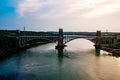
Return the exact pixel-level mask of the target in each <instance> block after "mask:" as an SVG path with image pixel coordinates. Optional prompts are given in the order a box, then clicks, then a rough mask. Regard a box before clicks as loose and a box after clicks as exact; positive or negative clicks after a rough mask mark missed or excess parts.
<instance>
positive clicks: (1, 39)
mask: <svg viewBox="0 0 120 80" xmlns="http://www.w3.org/2000/svg"><path fill="white" fill-rule="evenodd" d="M20 35H22V36H24V35H26V36H30V35H32V36H40V35H46V36H50V35H56V34H54V33H52V32H33V31H21V34H20ZM8 36H16V30H0V51H2V50H7V49H11V48H17V47H19V46H18V41H17V39H16V38H15V37H14V38H10V37H8ZM38 41H41V42H46V43H47V42H48V41H45V40H33V41H29V42H28V43H34V42H38ZM28 43H27V44H28Z"/></svg>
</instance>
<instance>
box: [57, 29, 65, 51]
mask: <svg viewBox="0 0 120 80" xmlns="http://www.w3.org/2000/svg"><path fill="white" fill-rule="evenodd" d="M63 38H64V37H63V29H59V36H58V44H57V46H56V49H58V50H62V49H64V47H65V44H63Z"/></svg>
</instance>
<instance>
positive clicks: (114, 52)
mask: <svg viewBox="0 0 120 80" xmlns="http://www.w3.org/2000/svg"><path fill="white" fill-rule="evenodd" d="M101 49H102V50H105V51H107V52H110V53H112V55H113V56H116V57H120V49H113V48H107V47H105V46H102V47H101Z"/></svg>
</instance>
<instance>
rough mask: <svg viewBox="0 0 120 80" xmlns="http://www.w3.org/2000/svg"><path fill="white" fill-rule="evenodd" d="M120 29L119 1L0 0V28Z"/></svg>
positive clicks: (42, 29) (38, 29)
mask: <svg viewBox="0 0 120 80" xmlns="http://www.w3.org/2000/svg"><path fill="white" fill-rule="evenodd" d="M24 26H25V28H26V30H31V31H33V30H34V31H57V30H58V28H63V29H64V31H96V30H101V31H106V30H108V31H117V32H119V31H120V0H0V29H4V30H5V29H15V30H16V29H20V30H23V28H24Z"/></svg>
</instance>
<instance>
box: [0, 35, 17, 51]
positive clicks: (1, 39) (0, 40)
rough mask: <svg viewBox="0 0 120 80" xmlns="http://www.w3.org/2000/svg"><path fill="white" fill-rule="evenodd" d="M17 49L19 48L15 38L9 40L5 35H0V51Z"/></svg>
mask: <svg viewBox="0 0 120 80" xmlns="http://www.w3.org/2000/svg"><path fill="white" fill-rule="evenodd" d="M15 47H18V43H17V40H16V39H15V38H9V37H7V36H5V35H4V34H3V33H0V50H6V49H9V48H15Z"/></svg>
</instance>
